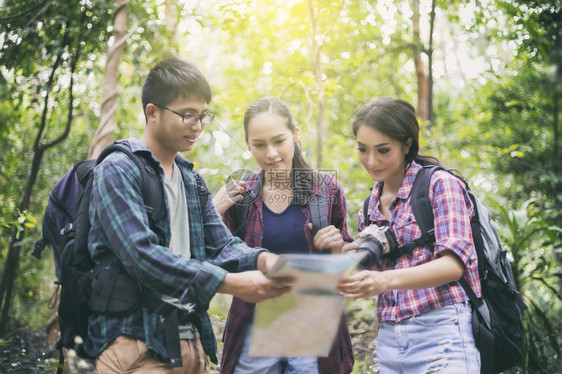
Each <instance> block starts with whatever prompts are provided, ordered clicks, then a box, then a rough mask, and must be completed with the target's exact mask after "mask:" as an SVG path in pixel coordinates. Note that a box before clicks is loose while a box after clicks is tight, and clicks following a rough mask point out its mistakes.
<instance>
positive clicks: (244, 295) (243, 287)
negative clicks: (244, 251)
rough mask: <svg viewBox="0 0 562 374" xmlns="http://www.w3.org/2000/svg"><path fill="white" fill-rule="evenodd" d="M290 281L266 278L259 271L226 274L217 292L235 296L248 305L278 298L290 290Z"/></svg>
mask: <svg viewBox="0 0 562 374" xmlns="http://www.w3.org/2000/svg"><path fill="white" fill-rule="evenodd" d="M289 283H290V279H286V278H275V279H270V278H267V277H266V276H265V275H264V274H263V273H262V272H261V271H259V270H252V271H245V272H242V273H228V274H227V275H226V277H225V278H224V281H223V282H222V284H221V286H220V287H219V289H218V292H220V293H225V294H229V295H232V296H236V297H238V298H240V299H242V300H244V301H247V302H250V303H259V302H261V301H264V300H267V299H271V298H275V297H279V296H281V295H283V294H284V293H286V292H289V291H290V290H291V286H290V284H289Z"/></svg>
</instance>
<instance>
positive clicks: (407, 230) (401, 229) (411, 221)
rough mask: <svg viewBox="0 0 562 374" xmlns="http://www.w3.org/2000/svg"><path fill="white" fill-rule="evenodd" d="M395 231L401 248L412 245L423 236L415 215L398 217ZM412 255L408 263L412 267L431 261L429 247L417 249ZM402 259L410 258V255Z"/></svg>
mask: <svg viewBox="0 0 562 374" xmlns="http://www.w3.org/2000/svg"><path fill="white" fill-rule="evenodd" d="M393 229H394V234H395V235H396V239H397V240H398V244H399V245H401V246H403V245H406V244H408V243H411V242H413V241H414V240H416V239H418V238H420V237H421V236H422V232H421V229H420V227H419V226H418V223H417V221H416V217H415V216H414V215H413V214H402V215H400V216H399V217H396V219H395V220H394V223H393ZM410 253H411V254H412V257H411V258H410V261H408V263H409V264H410V266H415V265H418V264H421V263H424V262H427V261H429V260H430V259H431V250H430V248H429V247H428V246H423V247H416V248H414V249H413V250H412V251H410ZM402 257H407V258H409V256H408V255H405V256H402ZM412 261H413V262H412Z"/></svg>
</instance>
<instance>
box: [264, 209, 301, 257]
mask: <svg viewBox="0 0 562 374" xmlns="http://www.w3.org/2000/svg"><path fill="white" fill-rule="evenodd" d="M305 223H306V217H305V216H304V214H303V212H302V210H301V208H300V206H299V205H297V204H290V205H289V206H288V207H287V209H285V210H284V211H283V212H282V213H275V212H273V211H272V210H271V209H269V208H268V207H267V205H265V203H263V241H262V247H264V248H266V249H268V250H269V251H270V252H273V253H276V254H285V253H309V251H308V243H307V242H306V236H304V225H305Z"/></svg>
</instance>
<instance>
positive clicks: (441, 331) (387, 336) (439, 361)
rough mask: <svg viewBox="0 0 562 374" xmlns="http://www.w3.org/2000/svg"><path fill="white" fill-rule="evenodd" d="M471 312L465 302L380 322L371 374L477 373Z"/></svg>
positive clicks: (478, 369)
mask: <svg viewBox="0 0 562 374" xmlns="http://www.w3.org/2000/svg"><path fill="white" fill-rule="evenodd" d="M471 313H472V310H471V308H470V305H468V303H460V304H454V305H448V306H446V307H443V308H440V309H436V310H433V311H430V312H427V313H424V314H421V315H419V316H415V317H412V318H408V319H406V320H403V321H400V322H383V323H381V328H380V330H379V334H378V337H377V340H376V341H375V359H374V366H373V370H374V372H375V373H383V374H387V373H415V374H419V373H449V374H453V373H454V374H457V373H458V374H460V373H463V374H479V373H480V352H478V349H477V348H476V345H475V342H474V336H473V334H472V320H471Z"/></svg>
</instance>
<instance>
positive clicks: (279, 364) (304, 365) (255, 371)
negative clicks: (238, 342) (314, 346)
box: [234, 326, 318, 374]
mask: <svg viewBox="0 0 562 374" xmlns="http://www.w3.org/2000/svg"><path fill="white" fill-rule="evenodd" d="M251 336H252V327H251V326H248V329H247V332H246V337H245V338H244V344H243V345H242V352H241V353H240V358H238V362H237V363H236V367H235V368H234V374H318V359H317V358H316V357H255V356H250V354H249V351H250V337H251Z"/></svg>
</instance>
